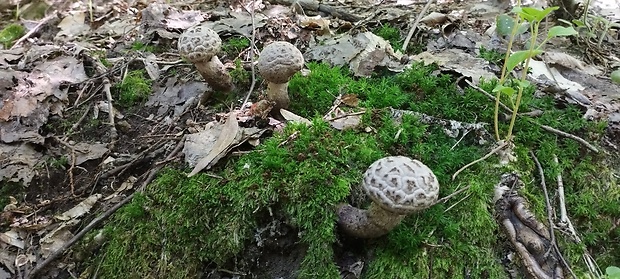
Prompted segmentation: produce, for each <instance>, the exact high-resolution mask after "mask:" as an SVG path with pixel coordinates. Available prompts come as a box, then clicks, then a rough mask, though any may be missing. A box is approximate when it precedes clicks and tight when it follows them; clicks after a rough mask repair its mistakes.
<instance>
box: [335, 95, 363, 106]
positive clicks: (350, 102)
mask: <svg viewBox="0 0 620 279" xmlns="http://www.w3.org/2000/svg"><path fill="white" fill-rule="evenodd" d="M340 101H342V103H344V104H345V105H347V106H350V107H357V106H358V105H359V102H360V100H359V99H358V98H357V94H344V95H342V98H340Z"/></svg>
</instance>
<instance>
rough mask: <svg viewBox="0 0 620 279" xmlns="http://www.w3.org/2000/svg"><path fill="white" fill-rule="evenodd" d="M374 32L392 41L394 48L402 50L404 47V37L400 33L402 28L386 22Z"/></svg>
mask: <svg viewBox="0 0 620 279" xmlns="http://www.w3.org/2000/svg"><path fill="white" fill-rule="evenodd" d="M374 33H375V34H376V35H377V36H379V37H381V38H383V39H385V40H386V41H388V42H390V45H392V48H393V49H394V50H400V49H402V48H403V41H404V39H403V38H401V34H400V29H399V28H396V27H393V26H392V25H390V24H384V25H381V27H379V28H377V29H376V30H375V31H374Z"/></svg>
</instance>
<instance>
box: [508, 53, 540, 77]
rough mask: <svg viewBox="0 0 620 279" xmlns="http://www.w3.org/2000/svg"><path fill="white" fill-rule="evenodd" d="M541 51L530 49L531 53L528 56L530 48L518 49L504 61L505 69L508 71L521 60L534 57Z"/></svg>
mask: <svg viewBox="0 0 620 279" xmlns="http://www.w3.org/2000/svg"><path fill="white" fill-rule="evenodd" d="M541 53H542V50H538V49H535V50H532V54H531V56H530V50H520V51H517V52H515V53H513V54H511V55H510V57H508V61H506V70H507V71H508V72H510V71H512V70H514V68H515V67H516V66H517V65H519V64H520V63H521V62H523V61H525V60H527V59H528V58H531V57H534V56H536V55H539V54H541Z"/></svg>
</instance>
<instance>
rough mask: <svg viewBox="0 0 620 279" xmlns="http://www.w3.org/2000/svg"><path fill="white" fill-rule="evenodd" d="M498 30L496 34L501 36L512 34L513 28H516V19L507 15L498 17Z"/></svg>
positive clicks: (496, 22)
mask: <svg viewBox="0 0 620 279" xmlns="http://www.w3.org/2000/svg"><path fill="white" fill-rule="evenodd" d="M495 24H496V26H497V28H496V29H495V30H497V31H496V32H497V33H498V34H499V35H501V36H508V35H510V34H512V28H513V27H514V26H515V19H514V18H513V17H511V16H509V15H507V14H501V15H498V16H497V18H496V19H495Z"/></svg>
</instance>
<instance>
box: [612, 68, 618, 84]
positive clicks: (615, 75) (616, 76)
mask: <svg viewBox="0 0 620 279" xmlns="http://www.w3.org/2000/svg"><path fill="white" fill-rule="evenodd" d="M611 81H613V82H615V83H617V84H620V70H615V71H613V72H611Z"/></svg>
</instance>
